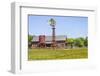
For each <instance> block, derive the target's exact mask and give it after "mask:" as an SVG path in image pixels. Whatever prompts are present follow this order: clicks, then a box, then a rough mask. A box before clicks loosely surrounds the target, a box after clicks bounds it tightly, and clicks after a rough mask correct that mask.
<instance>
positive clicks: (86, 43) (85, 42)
mask: <svg viewBox="0 0 100 76" xmlns="http://www.w3.org/2000/svg"><path fill="white" fill-rule="evenodd" d="M84 46H86V47H87V46H88V37H86V38H85V40H84Z"/></svg>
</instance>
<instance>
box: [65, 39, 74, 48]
mask: <svg viewBox="0 0 100 76" xmlns="http://www.w3.org/2000/svg"><path fill="white" fill-rule="evenodd" d="M66 41H67V43H68V44H69V45H70V46H71V48H73V44H74V39H73V38H68V39H67V40H66Z"/></svg>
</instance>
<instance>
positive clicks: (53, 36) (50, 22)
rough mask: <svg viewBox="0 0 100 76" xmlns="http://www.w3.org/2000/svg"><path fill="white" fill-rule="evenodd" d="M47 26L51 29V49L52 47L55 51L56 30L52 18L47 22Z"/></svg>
mask: <svg viewBox="0 0 100 76" xmlns="http://www.w3.org/2000/svg"><path fill="white" fill-rule="evenodd" d="M49 24H50V26H51V27H52V47H53V49H55V48H56V36H55V29H56V28H55V25H56V21H55V20H54V19H53V18H51V19H50V20H49Z"/></svg>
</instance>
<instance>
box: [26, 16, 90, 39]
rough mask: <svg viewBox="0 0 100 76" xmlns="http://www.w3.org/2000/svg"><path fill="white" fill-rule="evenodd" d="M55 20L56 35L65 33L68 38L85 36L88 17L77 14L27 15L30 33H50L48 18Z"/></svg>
mask: <svg viewBox="0 0 100 76" xmlns="http://www.w3.org/2000/svg"><path fill="white" fill-rule="evenodd" d="M51 18H53V19H54V20H55V21H56V35H66V36H67V37H68V38H77V37H86V36H87V34H88V17H79V16H36V15H29V17H28V19H29V23H28V27H29V29H28V30H29V34H30V35H52V29H51V26H50V25H49V22H48V21H49V20H50V19H51Z"/></svg>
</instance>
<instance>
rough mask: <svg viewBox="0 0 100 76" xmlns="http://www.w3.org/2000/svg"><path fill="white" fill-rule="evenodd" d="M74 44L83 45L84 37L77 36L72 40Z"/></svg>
mask: <svg viewBox="0 0 100 76" xmlns="http://www.w3.org/2000/svg"><path fill="white" fill-rule="evenodd" d="M74 44H75V46H78V47H83V46H84V38H77V39H75V42H74Z"/></svg>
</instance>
